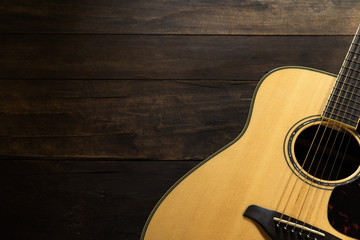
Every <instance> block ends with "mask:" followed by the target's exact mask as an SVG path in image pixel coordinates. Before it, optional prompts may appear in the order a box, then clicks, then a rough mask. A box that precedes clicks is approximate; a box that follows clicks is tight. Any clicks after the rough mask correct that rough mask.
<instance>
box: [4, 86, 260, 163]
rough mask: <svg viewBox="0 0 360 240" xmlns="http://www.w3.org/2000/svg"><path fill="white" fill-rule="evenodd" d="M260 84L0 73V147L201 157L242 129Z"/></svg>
mask: <svg viewBox="0 0 360 240" xmlns="http://www.w3.org/2000/svg"><path fill="white" fill-rule="evenodd" d="M255 85H256V82H253V81H248V82H244V81H228V80H223V81H210V80H208V81H206V80H204V81H185V80H184V81H167V80H163V81H159V80H158V81H155V80H144V81H141V80H136V81H129V80H128V81H117V80H93V81H90V80H72V81H63V80H53V81H47V80H37V81H36V80H32V81H29V80H1V81H0V122H1V124H0V133H1V135H0V155H2V156H25V157H26V156H27V157H34V156H35V157H52V158H67V157H70V158H71V157H78V158H116V159H144V160H146V159H158V160H181V159H197V160H203V159H204V158H206V157H207V156H208V155H210V154H212V153H213V152H215V151H216V150H218V149H219V148H220V147H222V146H223V145H225V144H227V143H228V142H230V141H231V140H232V139H233V138H235V137H236V136H237V135H238V134H239V133H240V130H241V128H242V126H243V125H244V123H245V120H246V117H247V112H248V107H249V104H250V99H251V96H252V93H253V90H254V88H255Z"/></svg>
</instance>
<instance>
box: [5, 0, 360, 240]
mask: <svg viewBox="0 0 360 240" xmlns="http://www.w3.org/2000/svg"><path fill="white" fill-rule="evenodd" d="M359 10H360V2H359V1H356V0H349V1H340V0H320V1H318V0H310V1H289V0H263V1H255V0H240V1H213V0H207V1H202V0H195V1H170V0H165V1H162V0H151V1H148V0H139V1H131V0H128V1H117V0H105V1H100V0H92V1H76V0H75V1H74V0H71V1H70V0H64V1H39V0H29V1H25V0H16V1H11V0H5V1H1V3H0V35H1V37H0V158H1V161H0V165H1V166H0V171H1V175H0V182H1V183H0V194H1V196H2V200H1V204H0V211H1V213H2V218H1V219H2V220H1V226H2V227H1V229H2V231H1V233H0V236H1V237H2V238H3V239H35V240H36V239H55V240H56V239H86V240H87V239H138V238H139V236H140V232H141V229H142V227H143V225H144V223H145V221H146V218H147V216H148V214H149V213H150V211H151V209H152V208H153V207H154V205H155V203H156V202H157V200H158V199H159V198H160V197H161V196H162V194H163V193H164V192H165V191H166V190H167V189H168V188H169V187H170V186H171V185H172V184H173V183H174V182H175V181H176V180H177V179H178V178H179V177H180V176H181V175H183V174H184V173H185V172H187V171H188V170H189V169H190V168H192V167H193V166H194V165H195V164H197V163H198V161H191V160H202V159H204V158H205V157H207V156H208V155H209V154H211V153H213V152H214V151H216V150H218V149H219V148H220V147H222V146H223V145H225V144H226V143H228V142H229V141H231V140H232V139H233V138H234V137H235V136H237V134H238V133H239V132H240V130H241V128H242V127H243V125H244V123H245V120H246V117H247V112H248V106H249V104H250V98H251V96H252V92H253V90H254V88H255V85H256V83H257V81H258V80H259V79H260V78H261V77H262V76H263V75H264V74H265V73H266V72H267V71H269V70H271V69H273V68H276V67H279V66H283V65H303V66H309V67H314V68H319V69H322V70H326V71H329V72H333V73H337V71H338V69H339V66H340V64H341V62H342V59H343V58H344V56H345V51H346V50H347V47H348V44H349V42H350V41H351V36H350V35H352V34H353V33H354V32H355V28H356V26H357V25H358V22H359V19H360V11H359ZM169 34H170V35H169ZM269 35H271V36H269ZM290 35H292V36H290ZM301 35H305V36H301ZM310 35H311V36H310ZM329 35H330V36H329ZM340 35H343V36H340ZM19 159H21V160H19ZM39 159H43V160H39ZM152 160H162V161H152ZM174 160H177V161H174ZM185 160H186V161H185Z"/></svg>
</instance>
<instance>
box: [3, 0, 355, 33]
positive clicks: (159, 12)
mask: <svg viewBox="0 0 360 240" xmlns="http://www.w3.org/2000/svg"><path fill="white" fill-rule="evenodd" d="M359 19H360V3H359V1H357V0H347V1H341V0H309V1H290V0H262V1H257V0H256V1H255V0H237V1H228V0H226V1H225V0H223V1H217V0H205V1H204V0H195V1H173V0H165V1H163V0H151V1H148V0H140V1H132V0H127V1H117V0H106V1H101V0H92V1H73V0H65V1H46V2H44V1H40V0H31V1H26V0H17V1H12V0H5V1H2V2H1V7H0V31H1V32H2V33H24V32H25V33H76V34H77V33H97V34H109V33H110V34H254V35H264V34H266V35H269V34H270V35H272V34H275V35H287V34H292V35H298V34H301V35H352V34H353V33H354V31H355V29H356V26H357V25H358V23H359Z"/></svg>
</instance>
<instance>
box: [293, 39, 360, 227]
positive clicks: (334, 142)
mask: <svg viewBox="0 0 360 240" xmlns="http://www.w3.org/2000/svg"><path fill="white" fill-rule="evenodd" d="M357 41H359V38H357ZM351 48H353V46H350V49H351ZM353 50H354V51H357V49H353ZM345 59H347V58H345ZM353 59H354V58H353ZM349 62H350V61H346V65H347V64H348V63H349ZM355 64H356V63H355ZM350 65H351V66H353V65H354V61H351V63H350ZM354 67H356V65H354ZM348 73H349V74H350V75H351V76H353V72H352V73H351V72H350V71H348ZM355 77H357V75H355ZM345 81H346V80H345ZM350 83H351V81H350ZM344 85H345V84H344ZM355 85H356V83H355ZM349 88H350V85H348V86H347V90H348V89H349ZM354 90H355V87H354V88H353V90H352V92H354ZM351 99H352V97H351V98H350V100H349V102H350V101H351ZM343 102H345V100H343ZM345 106H346V105H345ZM334 107H335V105H334ZM333 109H335V108H333ZM347 110H348V107H346V109H345V114H344V116H343V117H342V121H344V119H345V116H346V113H347ZM353 111H354V109H352V112H353ZM335 128H339V129H341V123H340V124H339V126H337V124H336V123H335V124H334V127H332V128H330V134H329V137H328V139H327V141H326V144H325V146H324V148H323V152H322V154H321V156H320V160H319V162H318V164H317V167H316V170H315V173H314V174H313V175H312V176H313V178H312V179H311V181H312V182H313V180H314V179H315V176H316V175H317V173H318V170H319V167H320V164H321V162H322V159H323V157H324V154H325V152H326V149H327V146H328V144H329V141H330V139H331V136H332V134H333V131H334V129H335ZM325 131H326V129H325ZM339 133H340V131H336V135H335V139H334V140H333V141H332V146H331V148H330V153H329V155H328V157H327V159H326V162H325V166H324V167H323V171H322V173H321V176H320V179H323V177H324V174H325V170H326V168H327V166H328V164H329V160H330V157H331V153H332V152H333V150H334V147H335V144H336V141H337V139H338V136H339ZM345 136H346V131H345V132H344V134H343V137H342V139H341V142H340V144H339V145H340V147H339V148H338V151H337V154H336V157H335V161H334V163H333V165H332V167H331V171H330V174H329V177H328V179H327V180H328V181H329V180H330V177H331V174H332V171H333V169H334V166H335V164H336V161H337V157H338V155H339V152H340V149H341V146H342V144H343V141H344V138H345ZM309 170H311V168H310V169H309ZM310 189H312V187H311V186H308V190H307V192H306V196H305V200H304V201H303V203H302V205H301V209H300V212H299V214H298V216H297V218H296V224H297V222H298V220H299V218H300V215H301V212H302V209H303V207H304V205H305V202H306V201H307V197H308V195H309V192H310ZM317 191H318V188H316V190H315V193H314V194H313V196H312V197H311V200H310V206H312V205H313V201H314V199H315V196H316V194H317ZM308 215H309V210H308V212H307V214H306V219H305V221H306V220H307V218H308ZM304 225H305V223H304Z"/></svg>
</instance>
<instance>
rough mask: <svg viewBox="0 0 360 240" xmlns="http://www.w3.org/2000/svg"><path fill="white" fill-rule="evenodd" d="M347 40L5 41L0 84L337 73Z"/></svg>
mask: <svg viewBox="0 0 360 240" xmlns="http://www.w3.org/2000/svg"><path fill="white" fill-rule="evenodd" d="M350 42H351V37H349V36H345V37H343V36H315V37H314V36H300V37H299V36H286V37H285V36H133V35H132V36H119V35H107V36H103V35H77V36H73V35H72V36H67V35H4V36H1V38H0V52H1V58H0V66H1V67H0V79H181V80H183V79H205V80H209V79H221V80H226V79H232V80H234V79H235V80H256V81H258V80H259V79H260V78H261V77H262V76H263V75H264V74H265V72H266V71H270V70H271V69H273V68H276V67H280V66H284V65H304V66H308V67H313V68H318V69H322V70H326V71H330V72H335V73H337V72H338V69H339V66H341V63H342V60H343V59H344V56H345V53H346V51H347V49H348V45H349V43H350Z"/></svg>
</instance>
